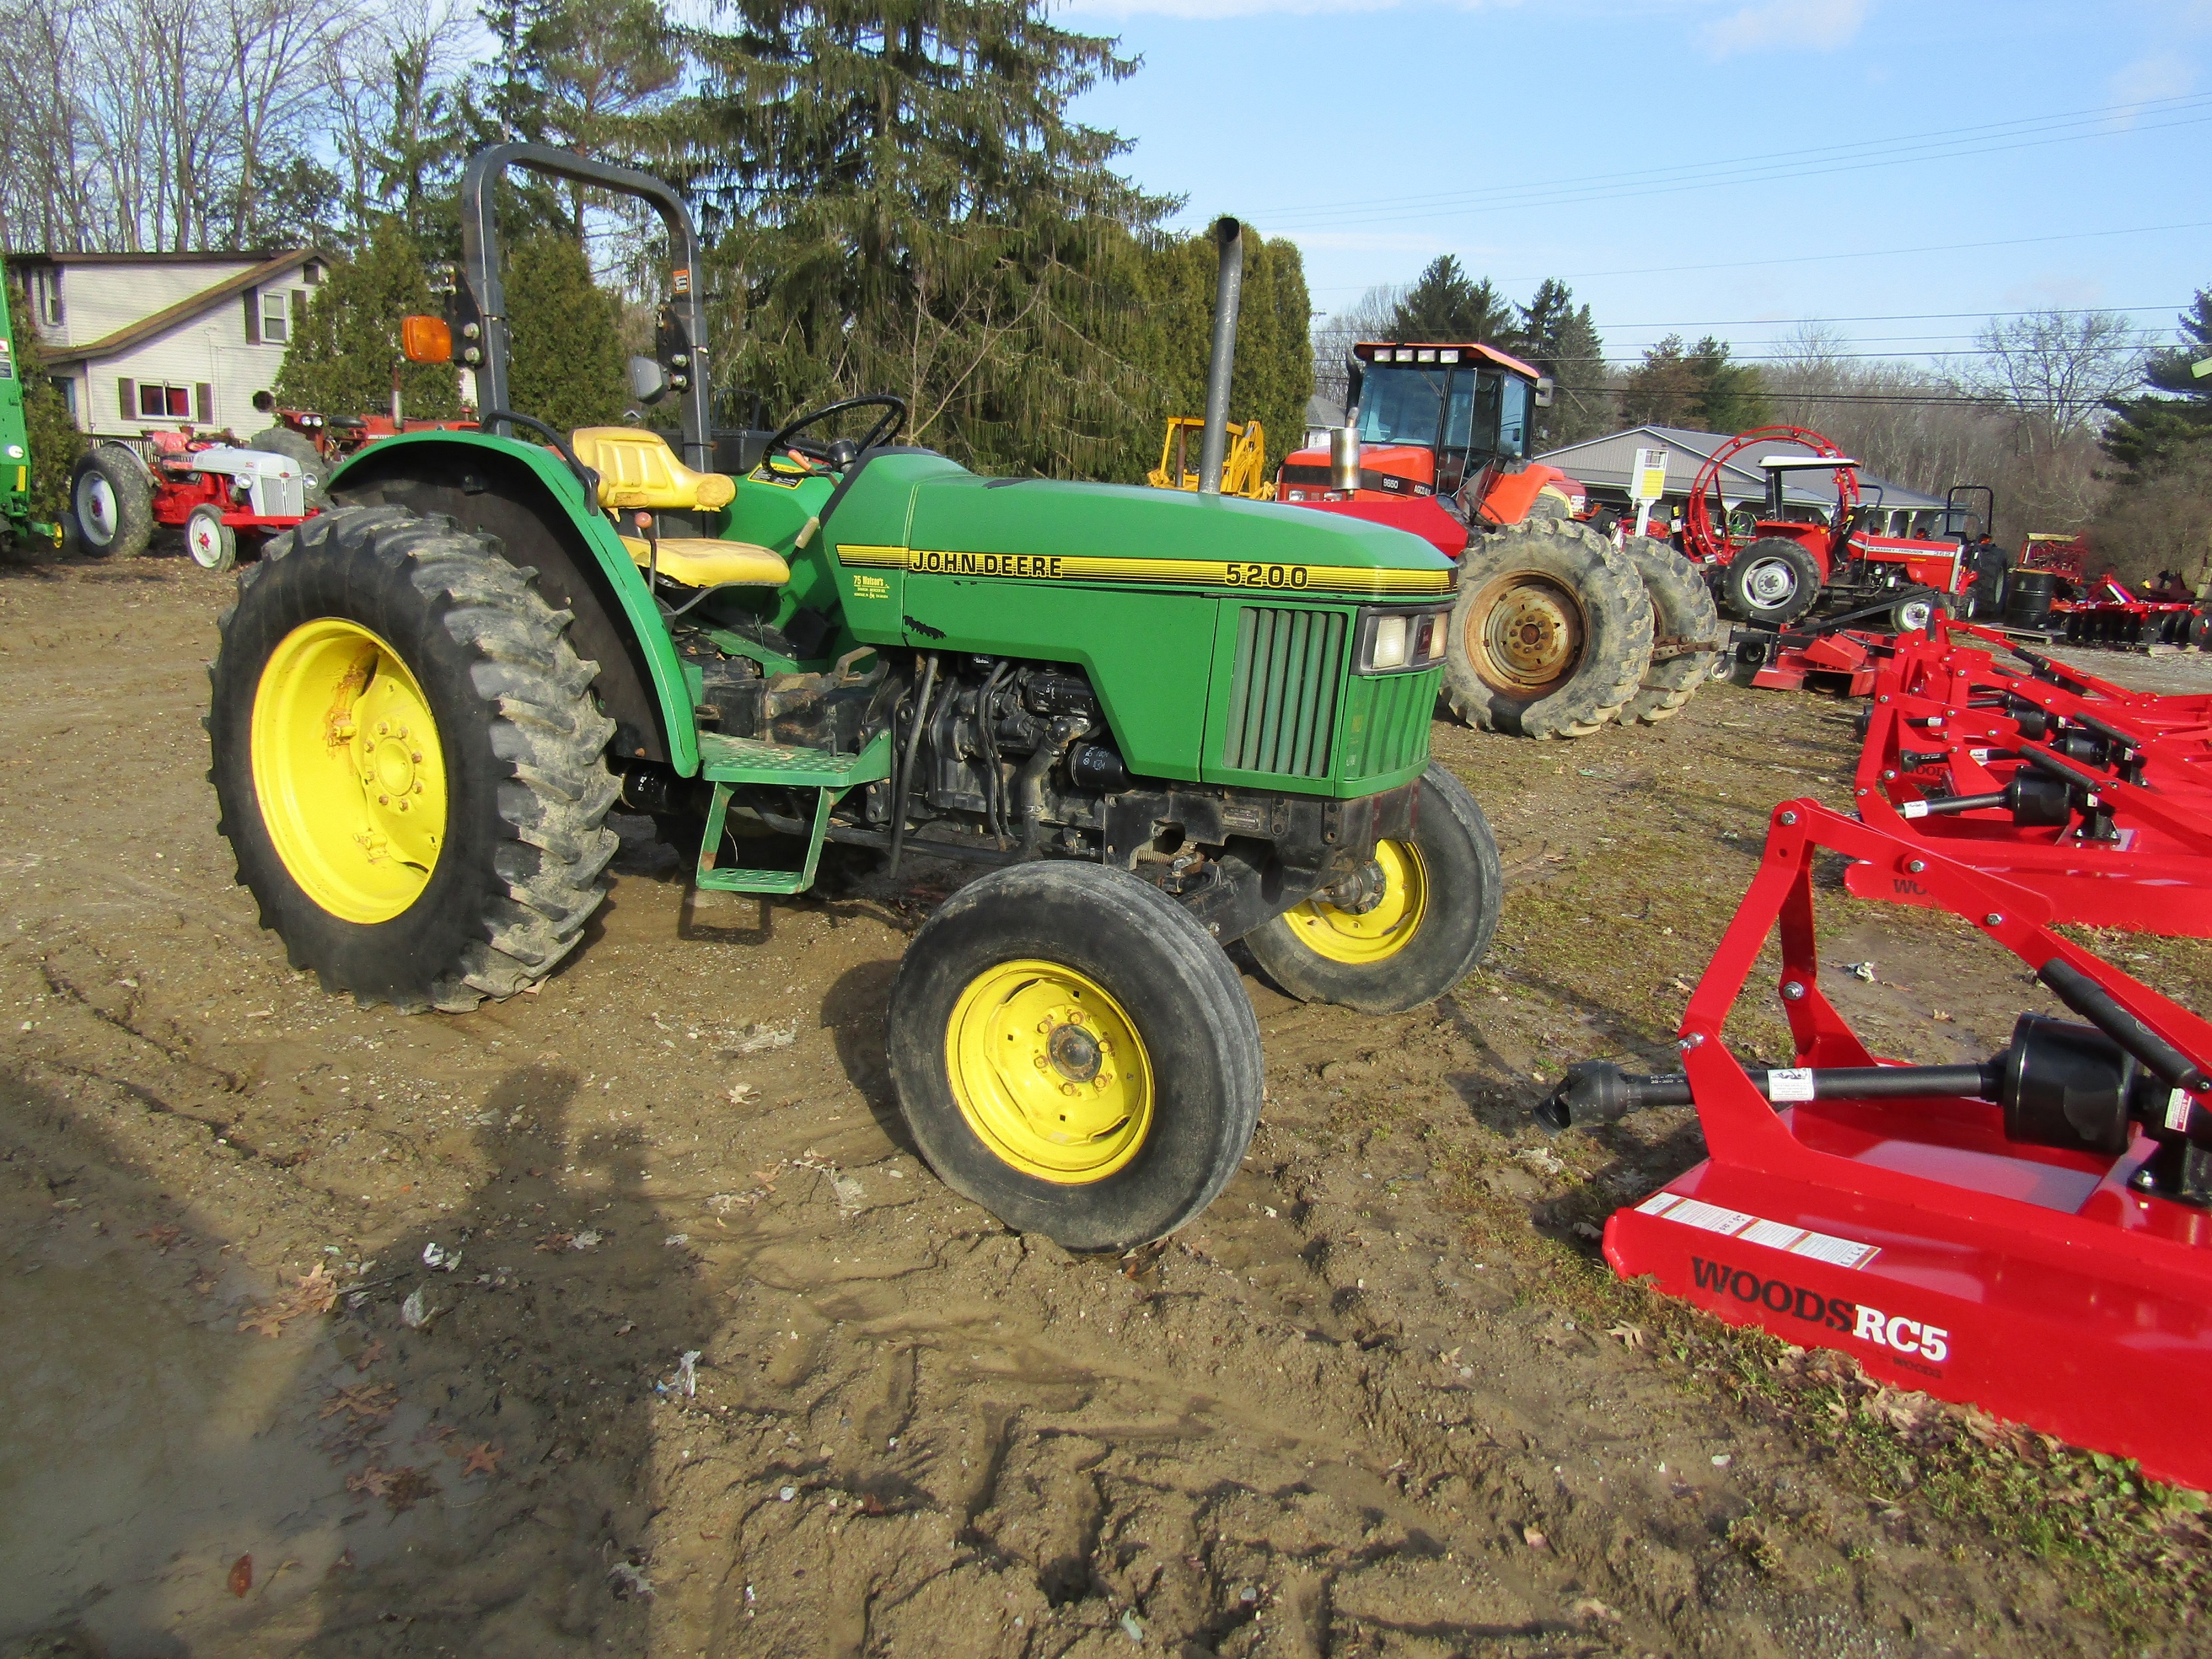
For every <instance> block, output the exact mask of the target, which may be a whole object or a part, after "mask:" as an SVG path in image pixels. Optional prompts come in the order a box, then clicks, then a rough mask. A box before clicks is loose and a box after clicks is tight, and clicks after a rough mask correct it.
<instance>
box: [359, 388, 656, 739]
mask: <svg viewBox="0 0 2212 1659" xmlns="http://www.w3.org/2000/svg"><path fill="white" fill-rule="evenodd" d="M330 488H331V499H332V500H333V501H339V502H343V503H356V502H361V503H365V502H374V501H389V502H393V503H396V504H398V505H400V506H404V507H411V508H412V509H414V510H415V511H416V512H418V513H445V514H446V515H447V516H448V517H450V518H452V519H453V520H456V521H458V522H459V525H460V526H461V527H462V528H463V529H464V530H471V531H481V532H485V533H487V534H489V535H493V536H496V537H498V538H500V541H501V545H502V546H503V548H504V549H505V551H506V554H507V559H508V561H509V562H511V563H513V564H515V565H518V566H525V565H526V566H529V567H531V568H534V569H535V570H536V571H537V573H538V590H539V592H542V593H544V596H545V598H546V599H547V601H548V602H549V603H550V604H552V605H555V606H556V607H557V608H559V609H562V610H565V611H571V612H573V613H574V616H575V618H576V620H575V622H574V624H573V625H572V626H571V628H570V630H569V637H570V638H571V640H572V641H574V644H575V647H576V651H577V654H578V655H580V656H582V657H585V658H587V659H591V660H592V661H594V662H596V663H598V664H599V679H598V681H597V683H596V684H595V686H594V690H596V691H597V693H598V695H599V702H600V706H601V707H602V708H604V709H605V711H606V713H607V714H608V716H609V717H610V718H611V719H612V720H614V722H615V737H614V740H613V743H612V744H611V749H612V751H613V753H614V755H615V756H616V757H619V758H621V759H626V760H645V761H654V762H658V763H661V764H663V765H665V766H667V767H669V768H670V769H671V770H673V771H674V772H675V773H676V774H677V775H678V776H679V777H687V778H688V777H691V776H694V775H696V774H697V772H698V770H699V735H698V728H697V725H696V721H695V720H694V718H693V715H692V712H691V708H692V698H691V694H690V689H689V687H688V685H687V684H686V682H685V680H684V671H683V668H682V665H680V664H679V663H678V660H677V656H676V650H675V647H674V646H673V645H672V644H671V642H670V641H669V637H668V629H667V628H666V626H665V624H664V623H662V622H661V620H660V614H659V607H658V606H657V605H655V604H654V603H653V596H652V594H650V593H649V592H647V591H646V583H645V578H644V576H643V575H642V574H641V573H640V572H639V570H638V568H637V566H636V565H635V563H634V562H632V561H631V559H630V556H629V553H628V551H627V550H624V548H623V544H622V540H621V538H620V537H619V536H617V534H616V532H615V527H614V526H613V525H612V524H611V522H610V521H609V520H608V519H607V516H606V514H605V513H603V512H602V511H600V510H599V506H598V504H597V502H596V501H593V500H592V497H591V495H589V494H588V493H587V491H586V488H585V485H584V483H583V481H582V480H581V479H580V478H579V477H577V476H576V475H575V474H574V472H572V471H569V468H568V463H567V461H566V460H565V459H563V458H562V456H560V455H558V454H556V453H555V452H554V451H552V450H550V449H548V448H544V447H541V446H539V445H537V444H531V443H524V442H521V441H519V440H516V439H513V438H501V437H495V436H493V435H490V434H489V433H475V432H450V431H439V432H418V433H405V434H402V435H398V436H396V437H392V438H386V439H384V440H381V441H379V442H377V443H374V444H372V445H370V446H369V447H368V448H366V449H364V450H362V452H361V453H359V454H358V455H356V456H355V457H354V458H353V459H350V460H349V461H347V462H346V463H345V465H343V466H342V467H340V468H339V469H338V470H337V471H336V472H335V473H333V474H332V475H331V485H330Z"/></svg>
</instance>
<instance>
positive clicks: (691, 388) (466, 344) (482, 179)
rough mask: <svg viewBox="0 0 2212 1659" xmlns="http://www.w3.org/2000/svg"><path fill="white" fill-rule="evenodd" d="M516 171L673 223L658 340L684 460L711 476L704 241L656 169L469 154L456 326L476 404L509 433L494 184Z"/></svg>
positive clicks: (546, 156)
mask: <svg viewBox="0 0 2212 1659" xmlns="http://www.w3.org/2000/svg"><path fill="white" fill-rule="evenodd" d="M509 167H527V168H529V169H530V171H532V173H545V174H547V175H548V176H550V177H551V178H555V179H568V180H570V181H571V182H573V183H575V184H580V185H595V186H597V187H598V188H599V189H601V190H611V191H615V192H617V194H619V195H623V196H635V197H637V198H638V199H639V200H641V201H644V202H648V203H650V204H652V205H653V211H654V212H656V213H658V214H659V216H660V222H661V223H663V224H664V225H665V226H667V227H668V240H669V253H670V255H671V260H672V269H671V272H670V276H671V282H670V289H671V296H670V299H669V301H668V303H667V304H666V305H665V306H664V307H662V312H661V315H662V326H661V328H660V331H659V342H658V345H659V351H660V354H661V356H662V358H663V360H664V362H665V366H666V367H667V368H668V369H669V371H670V379H671V382H672V383H673V384H674V385H675V387H676V392H677V410H678V416H679V418H680V420H681V422H682V425H683V437H684V465H686V466H688V467H690V468H691V469H693V470H694V471H699V472H711V471H714V443H713V440H712V437H711V435H710V432H709V429H708V413H707V410H708V379H709V377H708V372H707V344H706V341H707V313H706V310H705V307H703V306H702V304H701V301H700V295H699V237H698V233H697V232H696V230H694V229H693V228H692V225H691V215H690V211H689V210H687V209H686V208H685V207H684V198H683V197H680V196H678V194H677V193H676V191H674V189H672V188H671V186H669V185H665V184H664V183H662V182H661V181H660V180H659V179H656V178H654V177H653V175H652V174H651V173H639V172H636V171H635V170H634V169H632V168H629V167H611V166H609V165H608V164H607V163H606V162H605V161H587V160H586V158H584V157H583V156H581V155H576V154H574V152H573V151H570V150H565V149H554V148H553V147H552V146H551V145H550V144H492V145H489V146H488V147H486V148H485V149H480V150H478V151H477V153H476V154H475V155H472V156H471V157H470V158H469V165H468V168H467V170H466V171H465V172H464V173H462V174H461V286H462V293H461V295H460V296H459V298H460V300H461V301H462V303H461V305H460V306H459V307H457V311H458V313H459V314H458V316H457V317H456V321H457V322H458V323H459V328H458V329H457V332H458V333H459V335H460V338H459V340H457V341H456V342H455V345H456V349H457V351H458V354H459V357H460V360H461V362H463V363H465V364H466V365H467V366H468V367H470V368H473V369H474V370H475V371H476V376H477V408H479V409H481V410H483V411H485V414H486V416H487V417H488V418H487V420H486V422H485V424H486V427H487V428H488V429H489V430H490V431H493V432H495V433H497V434H499V435H501V437H510V436H512V435H513V434H512V432H511V431H510V429H509V422H508V420H507V417H506V415H505V411H506V409H507V391H508V388H507V343H508V341H507V294H506V290H505V288H504V286H503V285H502V284H501V282H500V275H499V266H500V258H499V255H500V246H499V219H498V212H497V209H496V207H495V204H494V200H493V195H494V192H493V186H494V185H496V184H498V182H499V181H500V180H501V179H502V178H504V177H505V176H506V174H507V169H508V168H509ZM471 313H473V314H471ZM471 325H474V326H475V329H476V331H477V334H476V337H471V336H470V332H469V330H470V326H471Z"/></svg>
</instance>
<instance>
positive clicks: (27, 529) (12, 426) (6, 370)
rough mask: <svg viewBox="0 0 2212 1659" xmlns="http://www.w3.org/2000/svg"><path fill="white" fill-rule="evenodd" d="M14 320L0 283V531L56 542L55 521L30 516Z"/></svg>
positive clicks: (26, 437)
mask: <svg viewBox="0 0 2212 1659" xmlns="http://www.w3.org/2000/svg"><path fill="white" fill-rule="evenodd" d="M18 362H19V359H18V358H17V356H16V355H15V319H13V318H12V317H10V316H9V314H8V291H7V286H6V284H5V283H0V535H4V536H6V537H8V538H9V539H11V540H16V541H21V540H24V539H26V538H30V537H33V536H35V537H38V538H40V539H42V540H45V541H50V542H58V541H59V540H60V539H61V531H60V529H59V528H58V526H54V525H51V524H35V523H33V521H32V519H31V438H30V433H29V430H28V428H27V427H26V425H25V423H24V419H23V397H24V391H23V377H22V375H21V372H20V371H19V370H18V368H17V363H18Z"/></svg>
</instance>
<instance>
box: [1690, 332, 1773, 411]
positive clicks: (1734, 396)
mask: <svg viewBox="0 0 2212 1659" xmlns="http://www.w3.org/2000/svg"><path fill="white" fill-rule="evenodd" d="M1685 361H1686V362H1687V364H1688V366H1689V369H1690V374H1691V375H1692V378H1693V379H1694V380H1696V382H1697V387H1698V402H1697V412H1698V420H1699V423H1700V424H1701V425H1703V426H1704V428H1705V430H1706V431H1708V432H1728V433H1736V432H1746V431H1748V430H1749V429H1750V428H1753V427H1755V426H1765V424H1766V423H1767V422H1769V421H1771V419H1772V418H1773V407H1774V406H1773V404H1772V402H1771V400H1770V399H1769V398H1768V397H1767V395H1766V377H1765V375H1763V374H1760V373H1759V370H1758V369H1757V368H1755V367H1753V366H1752V365H1751V364H1748V363H1732V362H1729V349H1728V346H1727V345H1726V344H1725V343H1723V342H1722V341H1719V340H1717V339H1715V338H1714V337H1712V336H1711V335H1710V334H1708V335H1706V336H1705V338H1704V339H1702V340H1700V341H1699V342H1698V343H1697V344H1696V345H1695V346H1694V347H1692V349H1691V350H1690V354H1689V356H1688V357H1687V358H1686V359H1685Z"/></svg>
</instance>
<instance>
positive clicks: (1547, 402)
mask: <svg viewBox="0 0 2212 1659" xmlns="http://www.w3.org/2000/svg"><path fill="white" fill-rule="evenodd" d="M1554 384H1555V383H1554V382H1553V379H1552V377H1551V376H1550V375H1548V374H1544V375H1540V376H1538V377H1537V380H1536V407H1537V408H1539V409H1549V408H1550V407H1551V406H1552V389H1553V385H1554Z"/></svg>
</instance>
